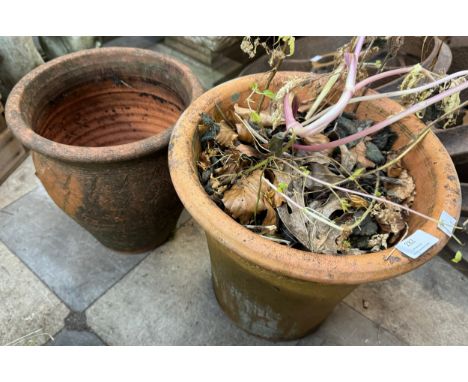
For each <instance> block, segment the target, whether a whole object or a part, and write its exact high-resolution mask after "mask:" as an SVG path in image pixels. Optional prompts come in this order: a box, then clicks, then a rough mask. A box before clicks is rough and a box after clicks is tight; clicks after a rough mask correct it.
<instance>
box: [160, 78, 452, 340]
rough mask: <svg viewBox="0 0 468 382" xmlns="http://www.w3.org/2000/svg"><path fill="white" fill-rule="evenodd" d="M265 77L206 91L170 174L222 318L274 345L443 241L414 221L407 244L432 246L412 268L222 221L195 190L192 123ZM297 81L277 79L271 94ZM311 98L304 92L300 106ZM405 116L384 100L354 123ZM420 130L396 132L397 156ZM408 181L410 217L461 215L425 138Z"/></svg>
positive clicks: (410, 123)
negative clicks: (413, 239) (276, 238)
mask: <svg viewBox="0 0 468 382" xmlns="http://www.w3.org/2000/svg"><path fill="white" fill-rule="evenodd" d="M267 76H268V75H267V74H256V75H251V76H246V77H242V78H238V79H235V80H232V81H229V82H226V83H224V84H222V85H219V86H218V87H216V88H214V89H211V90H210V91H208V92H207V93H205V94H204V95H202V96H201V97H200V98H198V99H197V100H196V101H195V102H194V103H192V105H191V106H190V107H189V108H188V109H187V110H186V111H185V112H184V114H182V116H181V117H180V119H179V120H178V122H177V124H176V126H175V128H174V132H173V134H172V138H171V143H170V145H169V147H170V152H169V168H170V172H171V177H172V180H173V183H174V186H175V189H176V190H177V193H178V195H179V197H180V199H181V200H182V202H183V203H184V205H185V207H186V208H187V209H188V211H189V212H190V214H191V215H192V216H193V218H194V219H195V220H196V221H197V222H198V223H200V224H201V226H202V227H203V228H204V230H205V232H206V236H207V239H208V245H209V249H210V256H211V265H212V277H213V285H214V289H215V293H216V296H217V298H218V301H219V303H220V305H221V306H222V308H223V309H224V311H225V312H226V313H227V314H228V316H229V317H231V318H232V319H233V320H234V321H235V322H236V323H237V324H238V325H239V326H241V327H242V328H244V329H245V330H247V331H249V332H251V333H254V334H256V335H259V336H262V337H267V338H271V339H293V338H298V337H301V336H304V335H305V334H307V333H308V332H310V331H311V330H314V329H315V328H316V327H317V326H318V325H319V324H320V323H321V322H322V321H323V320H324V319H325V318H326V317H327V316H328V315H329V314H330V313H331V312H332V310H333V308H334V307H335V306H336V304H337V303H338V302H339V301H340V300H341V299H343V298H344V297H345V296H346V295H347V294H348V293H350V292H351V291H352V290H353V289H354V288H355V287H356V286H357V285H359V284H362V283H368V282H372V281H379V280H384V279H388V278H391V277H395V276H398V275H400V274H403V273H405V272H408V271H410V270H412V269H415V268H417V267H419V266H421V265H422V264H424V263H425V262H426V261H428V260H430V259H431V258H432V257H434V256H435V255H436V254H437V253H438V252H439V251H440V250H441V249H442V247H443V246H444V245H445V244H446V242H447V240H448V237H447V236H446V235H445V234H444V233H443V232H442V231H440V230H439V229H437V227H436V224H434V223H432V222H428V221H426V220H424V219H422V218H419V217H418V216H415V215H412V216H411V217H410V219H409V234H411V233H413V232H414V231H415V230H416V229H422V230H424V231H425V232H427V233H430V234H431V235H434V236H436V237H437V238H438V239H439V242H438V243H437V244H436V245H435V246H434V247H432V248H431V249H430V250H429V251H428V252H426V253H425V254H424V255H422V256H421V257H419V258H418V259H417V260H411V259H410V258H408V257H406V256H405V255H403V254H402V253H400V252H399V251H398V250H396V249H392V248H390V249H388V250H385V251H381V252H375V253H368V254H362V255H355V256H352V255H347V256H346V255H339V256H334V255H324V254H319V253H311V252H304V251H300V250H297V249H292V248H288V247H286V246H284V245H281V244H278V243H274V242H272V241H269V240H267V239H265V238H262V237H260V236H259V235H257V234H255V233H253V232H251V231H249V230H248V229H246V228H244V227H243V226H242V225H240V224H239V223H237V222H236V221H235V220H233V219H232V218H231V217H230V216H229V215H227V214H226V213H224V212H223V211H222V210H221V209H220V208H218V207H217V206H216V204H215V203H214V202H212V201H211V199H210V198H209V197H208V195H207V194H206V193H205V191H204V189H203V188H202V186H201V184H200V182H199V179H198V174H197V170H196V160H197V156H198V155H199V151H200V145H199V137H198V134H197V123H198V121H199V118H200V112H206V113H213V111H214V108H215V102H218V103H219V104H220V106H221V108H223V109H227V108H228V107H229V106H230V105H232V104H233V103H234V102H235V101H237V99H238V97H237V96H238V95H239V94H240V100H239V101H237V102H240V104H241V105H245V103H244V101H245V99H246V97H247V96H248V95H249V94H250V93H251V90H250V86H251V85H252V83H254V82H256V83H258V84H259V86H260V88H262V87H264V86H265V83H266V80H267ZM305 76H308V74H305V73H299V72H281V73H279V74H278V75H277V76H276V77H275V80H274V82H273V85H272V89H273V90H277V88H278V85H279V84H281V83H283V81H285V80H287V79H291V78H293V77H296V78H298V77H305ZM313 91H314V90H313V89H310V88H307V89H306V88H303V89H301V91H300V92H299V93H298V96H299V97H300V98H301V97H304V98H305V97H307V98H308V97H310V96H311V92H313ZM400 110H402V107H401V106H400V105H399V104H397V103H396V102H394V101H391V100H388V99H384V100H378V101H373V102H371V103H362V104H361V105H360V107H359V109H358V116H359V117H361V118H371V119H374V120H376V121H379V120H382V119H384V118H386V117H387V116H388V115H390V114H396V113H397V112H398V111H400ZM423 127H424V125H423V124H422V123H421V122H420V121H419V120H418V119H417V118H416V117H408V118H405V119H403V120H402V121H400V122H399V123H396V124H394V125H393V129H396V130H398V131H399V133H400V134H399V139H398V141H397V142H396V146H397V147H399V146H402V145H404V144H406V143H407V142H408V141H409V140H410V139H411V137H413V136H414V135H415V133H416V132H417V131H419V130H420V129H422V128H423ZM403 164H404V166H405V167H406V168H407V169H408V171H409V172H410V173H411V175H412V176H413V177H414V179H415V183H416V192H417V194H416V197H415V201H414V205H413V206H414V208H415V209H416V210H418V211H420V212H423V213H425V214H427V215H429V216H432V217H434V218H436V219H438V218H439V215H440V213H441V212H442V211H443V210H445V211H447V212H448V213H449V214H451V215H452V216H454V217H455V218H458V217H459V215H460V186H459V183H458V178H457V174H456V172H455V169H454V166H453V163H452V161H451V160H450V156H449V155H448V153H447V151H446V150H445V148H444V147H443V145H442V144H441V143H440V141H439V140H438V139H437V137H436V136H435V135H434V134H432V133H431V134H430V135H428V136H426V138H425V139H424V140H423V143H422V144H420V145H418V146H416V148H415V149H414V150H412V151H411V152H410V153H409V154H408V155H406V157H405V159H404V163H403Z"/></svg>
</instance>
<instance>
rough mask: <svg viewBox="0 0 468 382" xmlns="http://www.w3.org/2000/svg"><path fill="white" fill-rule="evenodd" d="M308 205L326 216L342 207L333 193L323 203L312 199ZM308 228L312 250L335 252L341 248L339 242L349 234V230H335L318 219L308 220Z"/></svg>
mask: <svg viewBox="0 0 468 382" xmlns="http://www.w3.org/2000/svg"><path fill="white" fill-rule="evenodd" d="M310 207H311V208H312V209H313V210H314V211H315V212H318V213H320V214H321V215H322V216H324V217H326V218H329V217H330V216H331V215H332V214H333V213H334V212H335V211H339V210H341V209H342V206H341V203H340V201H339V200H338V198H337V197H336V196H334V195H332V196H330V197H329V198H328V200H327V201H326V202H325V203H323V204H321V203H320V202H318V201H314V202H313V203H312V204H311V205H310ZM308 228H309V240H310V250H311V251H312V252H319V253H330V254H336V253H338V251H339V250H341V248H340V246H339V243H342V242H343V241H344V239H345V238H347V236H348V235H349V232H345V231H340V230H337V229H335V228H332V227H330V226H328V225H327V224H325V223H322V222H320V221H315V222H313V223H312V222H309V223H308Z"/></svg>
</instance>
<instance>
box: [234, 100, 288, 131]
mask: <svg viewBox="0 0 468 382" xmlns="http://www.w3.org/2000/svg"><path fill="white" fill-rule="evenodd" d="M234 111H235V112H236V113H237V114H239V115H240V116H241V117H242V118H244V119H246V120H249V119H250V115H251V114H252V110H250V109H249V108H247V107H241V106H239V105H238V104H237V103H236V104H235V105H234ZM259 116H260V123H261V124H262V125H263V126H273V123H274V122H275V117H274V116H273V115H272V114H270V113H268V112H265V111H261V112H260V113H259ZM280 123H284V119H281V121H280Z"/></svg>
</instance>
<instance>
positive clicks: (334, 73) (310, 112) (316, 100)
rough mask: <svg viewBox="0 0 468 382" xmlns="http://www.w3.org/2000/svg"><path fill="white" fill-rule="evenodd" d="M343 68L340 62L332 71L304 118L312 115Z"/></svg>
mask: <svg viewBox="0 0 468 382" xmlns="http://www.w3.org/2000/svg"><path fill="white" fill-rule="evenodd" d="M344 69H345V65H344V64H341V65H339V66H338V68H336V69H335V71H334V72H333V73H332V75H331V76H330V78H329V79H328V81H327V83H326V84H325V86H324V87H323V89H322V91H321V92H320V94H319V95H318V97H317V98H316V99H315V101H314V103H313V104H312V106H311V107H310V109H309V111H308V112H307V114H306V116H305V119H306V120H308V119H310V118H311V117H312V116H313V115H314V113H315V112H316V111H317V109H318V107H319V106H320V104H321V103H322V101H323V100H324V99H325V97H326V96H327V95H328V93H330V90H331V89H332V88H333V86H335V84H336V82H337V81H338V79H339V78H340V76H341V73H342V72H343V71H344Z"/></svg>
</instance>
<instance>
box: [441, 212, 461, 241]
mask: <svg viewBox="0 0 468 382" xmlns="http://www.w3.org/2000/svg"><path fill="white" fill-rule="evenodd" d="M456 224H457V221H456V220H455V218H454V217H453V216H451V215H449V214H448V213H447V212H445V211H442V213H441V214H440V218H439V224H438V225H437V227H438V228H439V229H440V230H441V231H442V232H443V233H445V234H447V235H448V236H452V234H453V230H454V229H455V225H456Z"/></svg>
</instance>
